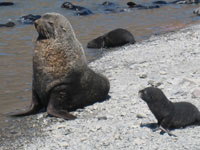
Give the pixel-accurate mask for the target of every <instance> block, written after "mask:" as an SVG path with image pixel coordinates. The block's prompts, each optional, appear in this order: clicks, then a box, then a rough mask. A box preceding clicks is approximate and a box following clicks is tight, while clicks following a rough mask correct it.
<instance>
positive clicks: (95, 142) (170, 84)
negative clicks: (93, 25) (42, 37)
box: [0, 25, 200, 150]
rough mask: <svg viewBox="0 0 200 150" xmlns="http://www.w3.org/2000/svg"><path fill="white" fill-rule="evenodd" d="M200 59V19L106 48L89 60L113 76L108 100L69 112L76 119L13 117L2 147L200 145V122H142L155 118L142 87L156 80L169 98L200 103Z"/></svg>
mask: <svg viewBox="0 0 200 150" xmlns="http://www.w3.org/2000/svg"><path fill="white" fill-rule="evenodd" d="M199 63H200V25H193V26H190V27H187V28H185V29H181V30H179V31H176V32H170V33H166V34H162V35H159V36H152V37H151V38H150V39H148V40H145V41H143V42H141V43H137V44H134V45H129V46H125V47H121V48H119V49H117V48H116V49H114V50H111V51H108V50H106V52H105V50H104V56H103V57H101V58H100V59H98V60H96V61H94V62H92V63H90V64H89V65H90V67H91V68H93V69H94V70H95V71H97V72H99V73H102V74H104V75H106V76H107V77H108V78H109V80H110V84H111V89H110V92H109V95H110V96H111V97H110V99H109V100H107V101H104V102H102V103H96V104H94V105H92V106H88V107H86V108H85V109H79V110H77V111H75V112H71V113H72V114H74V115H76V116H77V117H78V118H77V119H76V120H73V121H65V120H63V119H59V118H53V117H52V118H51V117H47V114H46V113H41V114H38V115H33V116H31V117H25V118H22V119H21V118H20V119H15V120H14V121H13V123H14V124H15V127H14V129H13V128H6V130H5V129H4V130H3V129H1V130H0V131H1V137H0V149H1V148H2V149H25V150H37V149H39V150H54V149H59V150H62V149H63V150H64V149H67V150H80V149H81V150H94V149H97V150H101V149H103V150H104V149H106V150H112V149H113V150H118V149H120V150H121V149H124V150H127V149H130V150H132V149H144V150H149V149H152V150H156V149H159V150H165V149H166V150H170V149H172V150H174V149H176V150H179V149H180V150H184V149H199V148H200V126H190V127H187V128H184V129H176V130H172V131H171V132H172V133H173V134H175V135H176V136H177V137H173V136H169V135H168V134H161V133H160V131H156V132H153V131H152V129H151V128H148V127H141V124H145V123H156V119H155V117H154V116H153V114H152V113H151V112H150V110H149V109H148V106H147V104H146V103H145V102H143V101H142V100H141V99H140V98H139V97H138V91H139V90H140V89H142V88H145V87H147V86H157V87H158V88H160V89H162V90H163V92H164V93H165V95H166V96H167V97H168V99H170V100H171V101H173V102H178V101H188V102H191V103H193V104H194V105H196V106H197V107H198V108H199V109H200V65H199ZM19 125H20V127H19ZM16 126H17V128H16ZM16 131H17V132H16Z"/></svg>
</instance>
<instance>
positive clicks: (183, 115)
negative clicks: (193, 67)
mask: <svg viewBox="0 0 200 150" xmlns="http://www.w3.org/2000/svg"><path fill="white" fill-rule="evenodd" d="M139 94H140V97H141V99H143V100H144V101H145V102H146V103H147V105H148V107H149V109H150V110H151V112H152V113H153V114H154V116H155V117H156V119H157V120H158V126H160V127H161V129H162V130H164V131H165V132H167V133H169V132H168V129H175V128H181V127H186V126H188V125H195V124H200V112H199V110H198V109H197V108H196V107H195V106H194V105H193V104H191V103H188V102H175V103H173V102H171V101H169V100H168V99H167V97H166V96H165V95H164V93H163V92H162V91H161V90H160V89H158V88H155V87H147V88H145V89H143V90H140V91H139Z"/></svg>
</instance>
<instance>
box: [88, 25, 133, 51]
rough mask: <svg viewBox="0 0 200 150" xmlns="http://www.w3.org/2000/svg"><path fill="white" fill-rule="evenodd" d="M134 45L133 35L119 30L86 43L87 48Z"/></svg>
mask: <svg viewBox="0 0 200 150" xmlns="http://www.w3.org/2000/svg"><path fill="white" fill-rule="evenodd" d="M134 43H135V39H134V37H133V35H132V34H131V33H130V32H129V31H127V30H125V29H121V28H119V29H115V30H113V31H110V32H108V33H106V34H104V35H102V36H100V37H98V38H96V39H93V40H92V41H90V42H88V44H87V48H110V47H117V46H122V45H125V44H134Z"/></svg>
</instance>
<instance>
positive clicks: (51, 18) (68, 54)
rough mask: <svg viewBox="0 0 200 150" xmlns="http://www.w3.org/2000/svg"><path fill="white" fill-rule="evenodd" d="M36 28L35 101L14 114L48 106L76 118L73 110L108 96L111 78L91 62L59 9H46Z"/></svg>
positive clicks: (58, 113) (53, 113)
mask: <svg viewBox="0 0 200 150" xmlns="http://www.w3.org/2000/svg"><path fill="white" fill-rule="evenodd" d="M35 28H36V30H37V32H38V34H39V36H38V39H37V41H36V46H35V49H34V56H33V83H32V103H31V106H30V109H29V110H28V111H26V112H22V113H19V114H15V115H14V116H24V115H30V114H35V113H37V112H39V111H40V110H41V109H42V108H46V109H47V113H48V114H49V115H51V116H55V117H60V118H64V119H74V118H75V116H73V115H71V114H69V111H74V110H76V109H78V108H83V107H85V106H88V105H91V104H94V103H95V102H101V101H103V100H105V99H106V97H107V95H108V92H109V88H110V84H109V81H108V79H107V78H106V77H104V76H103V75H101V74H97V73H95V72H94V71H93V70H91V69H90V68H89V67H88V66H87V61H86V58H85V54H84V51H83V48H82V46H81V44H80V43H79V41H78V40H77V39H76V37H75V34H74V31H73V29H72V27H71V24H70V23H69V21H68V20H67V19H66V18H65V17H64V16H62V15H60V14H58V13H46V14H44V15H43V16H42V17H41V18H40V19H38V20H37V21H35Z"/></svg>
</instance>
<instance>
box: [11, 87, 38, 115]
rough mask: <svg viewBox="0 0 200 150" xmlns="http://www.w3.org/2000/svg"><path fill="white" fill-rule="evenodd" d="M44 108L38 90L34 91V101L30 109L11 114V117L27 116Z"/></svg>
mask: <svg viewBox="0 0 200 150" xmlns="http://www.w3.org/2000/svg"><path fill="white" fill-rule="evenodd" d="M41 109H42V105H41V104H40V101H39V97H38V96H37V94H36V92H34V90H33V92H32V103H31V106H30V108H29V109H28V110H26V111H24V112H19V113H14V114H11V115H10V116H11V117H20V116H27V115H32V114H36V113H38V112H39V111H40V110H41Z"/></svg>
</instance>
